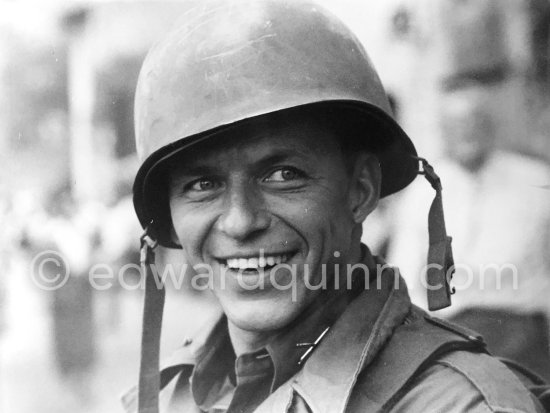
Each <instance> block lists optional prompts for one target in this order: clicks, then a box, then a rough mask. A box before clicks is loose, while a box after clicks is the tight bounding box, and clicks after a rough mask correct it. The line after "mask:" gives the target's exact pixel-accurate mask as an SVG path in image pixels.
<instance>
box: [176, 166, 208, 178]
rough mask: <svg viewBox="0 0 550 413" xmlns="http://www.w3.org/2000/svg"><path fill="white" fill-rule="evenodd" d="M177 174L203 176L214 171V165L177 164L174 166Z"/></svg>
mask: <svg viewBox="0 0 550 413" xmlns="http://www.w3.org/2000/svg"><path fill="white" fill-rule="evenodd" d="M176 170H177V175H179V176H182V175H183V176H204V175H212V174H214V173H215V166H211V165H204V164H199V165H178V167H177V168H176Z"/></svg>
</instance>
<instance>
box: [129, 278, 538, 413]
mask: <svg viewBox="0 0 550 413" xmlns="http://www.w3.org/2000/svg"><path fill="white" fill-rule="evenodd" d="M376 283H377V284H378V285H374V284H376ZM376 283H371V285H370V286H369V288H366V289H365V290H364V291H362V292H361V293H360V294H359V296H358V297H357V298H355V299H354V300H353V301H352V302H351V303H350V304H349V305H348V307H347V308H346V309H345V311H344V312H343V314H342V315H341V316H340V317H339V318H338V319H337V321H336V322H335V323H334V324H333V325H332V327H331V328H330V330H329V331H328V333H327V334H326V335H325V336H324V337H323V339H322V341H321V342H320V343H319V344H318V345H317V346H316V348H315V349H314V351H313V352H312V353H311V355H310V357H309V358H308V359H307V361H306V362H305V364H304V365H303V367H302V368H301V369H300V370H299V371H298V372H297V373H296V374H295V375H294V376H293V377H291V378H290V379H289V380H288V381H286V382H285V383H284V384H282V385H281V386H280V387H278V388H277V389H276V390H275V391H274V392H273V393H271V395H270V396H269V397H268V398H267V399H265V400H264V401H263V403H262V404H261V405H260V406H259V407H258V408H257V409H256V412H258V413H268V412H273V413H286V412H289V413H290V412H293V413H306V412H307V413H343V412H353V413H355V412H357V413H359V412H362V413H364V412H381V411H385V412H408V413H416V412H418V413H421V412H422V413H426V412H516V413H517V412H526V413H527V412H528V413H531V412H542V411H543V409H542V407H541V406H540V405H539V404H538V402H537V401H536V399H535V398H534V397H532V395H531V394H530V393H529V391H528V390H527V389H526V388H525V387H524V386H523V385H522V383H521V382H520V381H519V379H518V378H516V376H515V375H514V374H513V373H512V372H511V371H510V370H508V369H507V368H506V367H505V366H504V365H503V364H502V363H500V362H499V361H498V360H497V359H495V358H493V357H491V356H490V355H488V354H487V353H486V352H485V351H484V350H483V348H484V347H483V344H482V341H481V339H480V338H479V337H478V336H475V335H474V334H472V333H471V332H469V331H467V330H463V329H461V328H459V327H456V326H451V325H449V324H447V323H445V322H442V321H440V320H437V319H434V318H431V317H429V316H428V315H427V314H425V313H424V312H423V311H422V310H420V309H419V308H417V307H416V306H414V305H412V304H411V302H410V299H409V296H408V293H407V289H406V286H405V283H404V281H403V280H402V279H401V278H399V277H398V276H397V277H396V276H394V272H393V271H385V272H384V273H383V275H382V277H381V278H380V280H378V281H377V282H376ZM201 336H202V338H201V337H196V338H194V339H193V341H192V344H191V345H185V346H183V347H182V348H181V349H180V350H179V351H177V352H176V353H175V354H174V356H173V357H172V359H171V360H169V361H168V362H167V363H166V364H165V365H164V368H163V369H162V371H161V387H166V388H165V390H164V391H163V392H162V393H161V411H167V412H196V413H199V412H201V410H200V409H199V408H198V407H197V406H196V404H195V402H194V399H193V395H192V392H191V385H190V383H191V381H192V379H193V367H194V363H195V355H196V354H199V353H200V352H201V351H202V350H203V348H202V347H203V346H204V345H205V344H204V343H205V342H206V341H207V340H206V338H207V337H208V331H204V332H203V333H202V334H201ZM135 400H136V392H135V390H134V391H131V392H129V393H128V394H127V395H126V396H124V397H123V402H124V404H125V405H126V408H127V411H135V409H136V406H135Z"/></svg>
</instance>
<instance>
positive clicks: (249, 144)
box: [169, 117, 342, 171]
mask: <svg viewBox="0 0 550 413" xmlns="http://www.w3.org/2000/svg"><path fill="white" fill-rule="evenodd" d="M341 155H342V150H341V145H340V143H339V137H338V136H337V134H336V133H335V132H334V131H333V130H332V129H331V128H330V127H329V126H328V125H327V124H326V123H325V122H322V121H320V120H317V119H315V118H311V117H302V118H292V119H280V118H276V119H271V120H270V119H263V120H259V121H254V122H251V123H249V124H246V125H244V126H241V127H238V128H235V129H233V130H231V131H225V132H223V133H220V134H219V135H217V136H212V137H210V138H208V139H207V140H206V141H204V142H201V143H198V144H195V145H194V146H192V147H191V148H189V149H188V150H186V151H185V152H184V153H182V154H180V155H179V156H177V157H175V158H174V159H173V160H172V162H171V163H170V165H169V169H170V171H178V170H181V169H186V168H189V167H190V166H194V165H201V164H215V165H219V164H222V163H224V162H226V161H228V160H233V161H237V162H240V163H246V162H248V161H250V162H253V161H255V160H257V159H258V160H259V159H262V158H265V157H269V156H281V157H299V158H319V157H322V158H325V159H327V158H328V159H331V158H333V159H335V160H340V159H341Z"/></svg>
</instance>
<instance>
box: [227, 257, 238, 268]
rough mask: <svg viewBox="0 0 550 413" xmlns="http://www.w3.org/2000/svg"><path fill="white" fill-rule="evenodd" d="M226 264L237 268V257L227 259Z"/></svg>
mask: <svg viewBox="0 0 550 413" xmlns="http://www.w3.org/2000/svg"><path fill="white" fill-rule="evenodd" d="M227 266H228V267H229V268H239V259H238V258H230V259H228V260H227Z"/></svg>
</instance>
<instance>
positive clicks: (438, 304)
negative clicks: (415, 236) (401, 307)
mask: <svg viewBox="0 0 550 413" xmlns="http://www.w3.org/2000/svg"><path fill="white" fill-rule="evenodd" d="M415 159H417V160H418V161H419V162H420V164H421V168H420V170H419V172H418V173H419V174H420V175H424V177H425V178H426V180H427V181H428V182H429V183H430V185H431V186H432V188H433V189H434V190H435V198H434V200H433V201H432V206H431V207H430V212H429V213H428V233H429V240H430V246H429V249H428V267H427V268H428V270H427V272H426V288H427V292H428V309H429V310H430V311H436V310H441V309H442V308H446V307H449V306H450V305H451V294H454V292H455V291H454V288H453V289H451V286H450V282H451V278H452V276H453V273H454V270H455V268H454V259H453V250H452V247H451V241H452V238H451V237H449V236H448V235H447V230H446V229H445V218H444V216H443V198H442V195H441V190H442V186H441V179H440V178H439V176H438V175H437V174H436V173H435V171H434V168H433V167H432V166H431V165H430V164H429V163H428V161H427V160H426V159H424V158H418V157H415Z"/></svg>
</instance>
